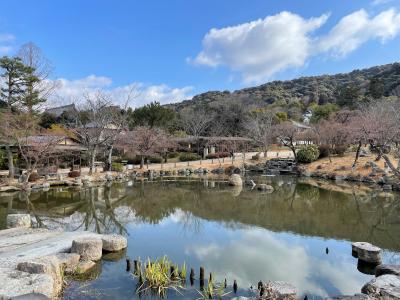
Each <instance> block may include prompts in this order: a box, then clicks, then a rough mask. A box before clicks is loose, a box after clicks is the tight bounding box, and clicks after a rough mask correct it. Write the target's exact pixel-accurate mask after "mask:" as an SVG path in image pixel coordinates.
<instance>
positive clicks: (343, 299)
mask: <svg viewBox="0 0 400 300" xmlns="http://www.w3.org/2000/svg"><path fill="white" fill-rule="evenodd" d="M371 299H372V298H371V297H370V296H368V295H365V294H355V295H353V296H351V295H342V296H335V297H327V298H325V300H371Z"/></svg>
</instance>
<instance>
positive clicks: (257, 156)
mask: <svg viewBox="0 0 400 300" xmlns="http://www.w3.org/2000/svg"><path fill="white" fill-rule="evenodd" d="M251 160H260V154H258V153H257V154H256V155H253V156H252V157H251Z"/></svg>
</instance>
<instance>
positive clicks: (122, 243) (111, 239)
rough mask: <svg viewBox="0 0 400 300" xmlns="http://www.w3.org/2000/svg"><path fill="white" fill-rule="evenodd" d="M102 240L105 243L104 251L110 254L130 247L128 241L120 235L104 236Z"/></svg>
mask: <svg viewBox="0 0 400 300" xmlns="http://www.w3.org/2000/svg"><path fill="white" fill-rule="evenodd" d="M101 240H102V241H103V250H105V251H108V252H117V251H120V250H122V249H125V248H126V247H127V246H128V241H127V239H126V238H125V237H123V236H122V235H118V234H110V235H103V236H102V237H101Z"/></svg>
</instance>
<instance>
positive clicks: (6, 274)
mask: <svg viewBox="0 0 400 300" xmlns="http://www.w3.org/2000/svg"><path fill="white" fill-rule="evenodd" d="M0 282H1V284H0V295H1V296H0V298H1V297H3V298H4V299H10V298H11V299H14V297H18V296H21V295H26V294H29V293H37V294H43V295H45V296H46V297H47V298H53V297H54V295H53V285H54V281H53V278H52V276H51V275H48V274H29V273H26V272H22V271H18V270H11V269H8V268H1V267H0ZM5 283H6V284H5ZM15 299H18V298H15ZM19 299H21V298H19ZM22 299H23V298H22Z"/></svg>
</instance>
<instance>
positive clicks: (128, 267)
mask: <svg viewBox="0 0 400 300" xmlns="http://www.w3.org/2000/svg"><path fill="white" fill-rule="evenodd" d="M130 270H131V260H130V259H129V258H127V259H126V271H127V272H129V271H130Z"/></svg>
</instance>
